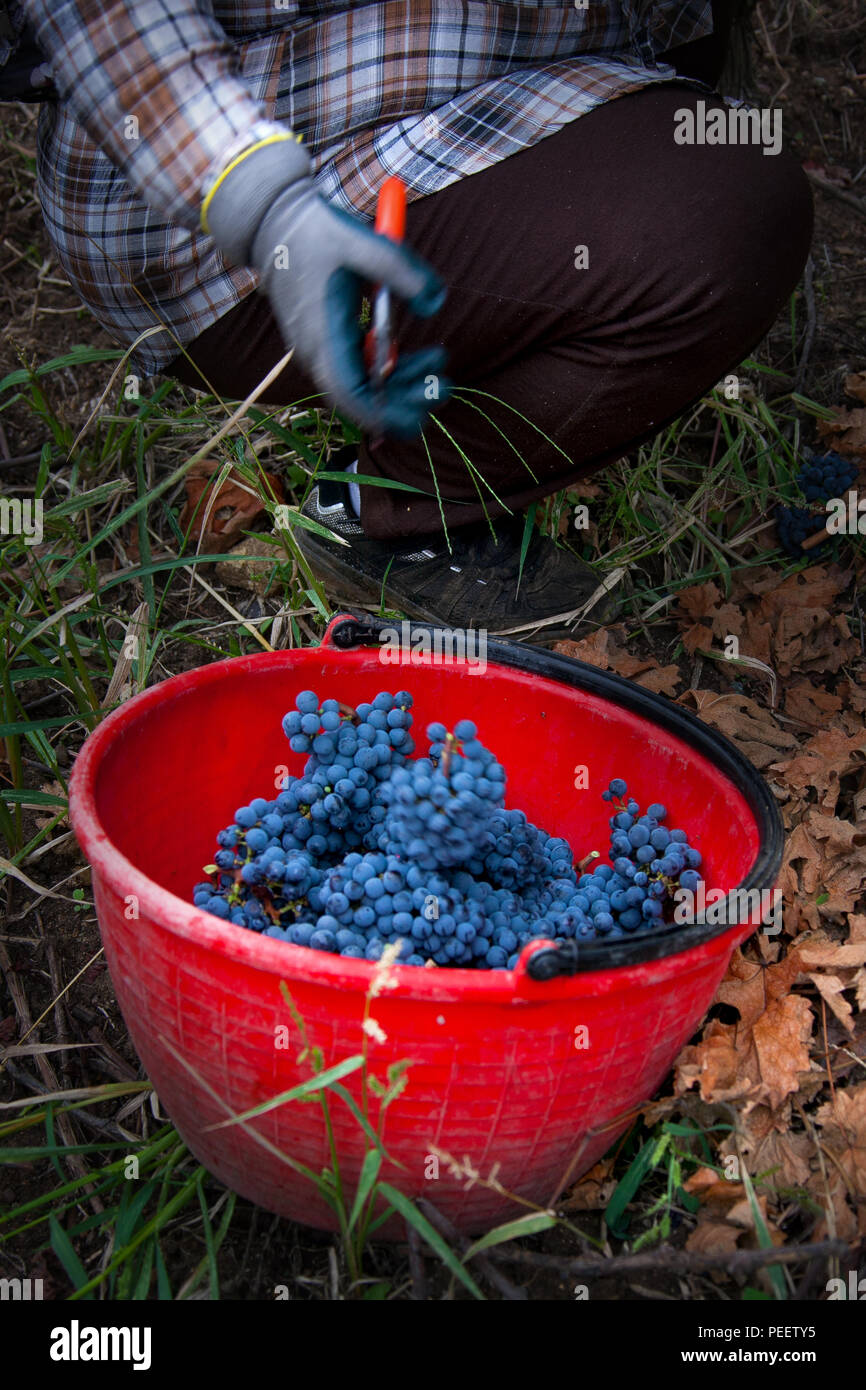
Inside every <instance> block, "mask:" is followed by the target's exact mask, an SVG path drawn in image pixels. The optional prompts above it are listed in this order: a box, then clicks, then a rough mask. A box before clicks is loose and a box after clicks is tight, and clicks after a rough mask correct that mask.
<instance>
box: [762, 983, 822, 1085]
mask: <svg viewBox="0 0 866 1390" xmlns="http://www.w3.org/2000/svg"><path fill="white" fill-rule="evenodd" d="M811 1036H812V1006H811V1004H810V1003H809V1001H808V999H803V998H802V997H801V996H799V995H796V994H789V995H787V997H786V998H784V999H774V1000H772V1001H771V1002H770V1004H768V1006H767V1009H766V1011H765V1012H764V1013H763V1014H762V1015H761V1017H760V1018H759V1019H758V1020H757V1021H756V1023H755V1025H754V1027H753V1028H752V1037H753V1038H754V1041H755V1049H756V1051H757V1054H758V1066H759V1069H760V1075H761V1080H762V1081H763V1083H764V1087H765V1089H766V1097H767V1099H768V1100H769V1103H770V1106H771V1108H775V1107H776V1106H778V1105H780V1104H781V1102H782V1101H783V1100H784V1098H785V1096H788V1095H791V1094H792V1093H793V1092H795V1091H796V1090H797V1089H798V1088H799V1085H800V1078H799V1073H800V1072H806V1071H809V1068H810V1062H809V1048H808V1046H807V1044H808V1042H809V1040H810V1039H811Z"/></svg>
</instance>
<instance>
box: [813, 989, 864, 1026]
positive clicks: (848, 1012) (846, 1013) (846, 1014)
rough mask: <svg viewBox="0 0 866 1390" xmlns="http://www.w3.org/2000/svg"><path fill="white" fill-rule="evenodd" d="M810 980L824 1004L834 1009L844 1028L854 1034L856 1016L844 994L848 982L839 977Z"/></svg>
mask: <svg viewBox="0 0 866 1390" xmlns="http://www.w3.org/2000/svg"><path fill="white" fill-rule="evenodd" d="M809 979H810V980H811V981H812V983H813V984H814V985H815V987H816V989H817V990H818V993H819V994H820V996H821V998H822V999H823V1000H824V1002H825V1003H826V1004H827V1005H829V1007H830V1008H831V1009H832V1011H833V1013H834V1014H835V1015H836V1017H837V1018H838V1020H839V1022H840V1023H841V1024H842V1027H843V1028H847V1030H848V1032H849V1033H853V1032H854V1022H853V1020H854V1014H853V1011H852V1009H851V1005H850V1004H849V1003H848V1001H847V999H846V998H845V997H844V995H843V993H842V991H843V990H844V989H846V988H847V985H846V982H845V981H844V980H841V979H840V978H839V976H838V975H810V976H809Z"/></svg>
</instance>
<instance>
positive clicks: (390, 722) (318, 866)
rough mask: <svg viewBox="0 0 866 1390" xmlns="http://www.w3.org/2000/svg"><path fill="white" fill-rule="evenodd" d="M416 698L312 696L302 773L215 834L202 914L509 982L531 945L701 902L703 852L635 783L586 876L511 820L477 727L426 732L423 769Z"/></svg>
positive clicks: (299, 736) (297, 722) (604, 936)
mask: <svg viewBox="0 0 866 1390" xmlns="http://www.w3.org/2000/svg"><path fill="white" fill-rule="evenodd" d="M411 709H412V696H411V695H410V694H409V693H408V692H407V691H405V690H401V691H398V692H397V694H395V695H391V694H389V693H388V692H386V691H382V692H381V693H380V694H378V695H377V696H376V698H375V699H374V700H373V701H372V702H369V703H363V704H359V705H358V707H357V709H353V708H352V707H351V706H349V705H346V704H341V703H340V702H339V701H337V700H334V699H327V700H323V701H321V702H320V700H319V697H318V695H316V694H315V693H314V692H313V691H310V690H305V691H302V692H301V694H300V695H298V697H297V699H296V701H295V708H294V709H293V710H291V711H290V712H289V713H288V714H287V715H286V716H285V718H284V720H283V730H284V732H285V734H286V736H287V738H288V740H289V744H290V746H291V748H292V750H293V752H295V753H305V754H307V755H308V756H307V761H306V764H305V767H304V771H303V773H302V774H301V776H299V777H294V776H289V777H287V778H286V779H285V784H284V786H283V789H282V791H280V793H279V795H278V796H277V797H276V798H275V799H274V800H267V799H265V798H264V797H257V798H255V799H253V800H252V801H251V802H250V803H249V805H248V806H240V807H239V808H238V809H237V811H236V812H235V818H234V822H233V824H231V825H229V826H227V827H226V828H225V829H224V830H221V831H220V832H219V834H218V835H217V843H218V845H219V848H218V850H217V852H216V855H215V857H214V863H213V865H211V866H209V867H208V870H207V871H208V872H209V873H210V874H211V877H210V878H209V879H207V880H205V881H203V882H201V883H198V884H197V885H196V887H195V890H194V895H193V901H194V903H195V905H196V907H199V908H203V909H204V910H205V911H207V912H210V913H212V914H214V915H215V916H217V917H220V918H222V919H224V920H225V921H228V922H232V923H234V924H236V925H237V926H242V927H248V928H250V929H252V930H253V931H258V932H261V933H262V934H263V935H265V936H269V937H274V938H276V939H278V940H280V941H287V942H291V943H292V944H294V945H296V946H306V947H311V948H312V949H313V950H319V951H328V952H331V953H332V954H337V955H341V956H346V957H350V958H354V959H356V960H378V959H379V957H380V956H381V954H382V952H383V950H384V948H385V946H386V945H387V944H388V943H389V942H397V941H399V942H400V943H401V944H400V953H399V956H398V959H399V960H400V961H402V962H403V963H405V964H407V965H415V966H425V965H431V964H433V965H438V966H463V967H475V968H478V969H482V970H506V969H513V967H514V966H515V964H516V963H517V958H518V955H519V953H520V951H521V949H522V948H523V946H525V945H526V943H527V942H528V941H531V940H535V939H540V938H545V939H549V940H553V941H554V942H557V943H559V942H563V941H568V940H576V941H578V942H585V941H593V940H614V939H617V938H625V937H630V936H634V935H635V934H637V933H639V932H647V931H653V930H658V929H659V928H661V927H664V926H666V925H668V923H669V921H670V916H671V913H670V905H671V903H672V900H673V897H674V894H675V893H676V891H677V890H678V889H679V888H685V889H689V890H690V891H695V890H696V889H697V886H698V882H699V875H698V873H697V870H698V867H699V866H700V863H701V855H700V853H699V852H698V850H697V849H695V848H693V847H692V846H691V845H690V844H689V841H688V836H687V834H686V832H685V831H684V830H678V829H668V827H667V826H666V825H665V820H666V819H667V812H666V809H665V807H664V806H663V805H661V804H660V803H654V804H652V805H650V806H648V807H647V809H646V811H645V812H643V813H641V810H640V806H639V805H638V803H637V802H636V801H635V800H634V798H633V797H630V796H629V795H628V788H627V786H626V783H625V782H624V781H622V779H621V778H614V780H613V781H612V782H611V783H610V785H609V787H608V789H607V790H606V791H604V792H603V793H602V796H603V797H604V799H605V800H606V801H608V802H610V803H611V809H612V811H613V815H612V817H611V819H610V829H611V834H610V854H609V858H610V861H611V862H610V863H598V864H595V866H594V867H593V869H592V870H591V871H589V872H585V871H584V866H585V865H587V864H588V863H589V862H591V861H592V860H593V859H597V858H599V855H598V854H597V853H595V852H593V853H592V854H590V855H588V856H587V857H586V859H585V860H583V861H581V863H579V864H578V865H575V863H574V856H573V854H572V850H571V847H570V845H569V844H568V841H567V840H564V839H561V838H559V837H557V836H555V835H551V834H549V833H548V832H547V831H546V830H542V829H541V828H540V827H539V826H536V825H533V824H532V823H531V821H529V820H528V819H527V817H526V816H525V815H524V813H523V812H522V811H519V810H515V809H506V806H505V785H506V777H505V770H504V769H503V767H502V766H501V764H500V763H499V762H498V761H497V759H496V757H495V756H494V754H493V753H491V752H490V750H489V749H488V748H485V746H484V744H483V743H481V742H480V740H479V738H478V731H477V728H476V726H475V724H474V723H473V722H472V720H470V719H461V720H459V721H458V722H457V723H456V724H455V726H454V729H453V730H452V731H449V730H448V729H446V727H445V725H444V724H440V723H433V724H430V725H429V726H428V728H427V739H428V742H429V749H428V752H427V755H426V756H425V757H418V758H413V757H412V756H411V755H412V754H413V753H414V752H415V742H414V740H413V738H412V733H411V730H412V714H411Z"/></svg>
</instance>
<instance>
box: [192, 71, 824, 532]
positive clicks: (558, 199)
mask: <svg viewBox="0 0 866 1390" xmlns="http://www.w3.org/2000/svg"><path fill="white" fill-rule="evenodd" d="M683 51H684V50H683ZM715 56H716V57H717V56H718V55H717V54H716V55H715ZM707 57H708V58H709V65H708V66H707V65H706V62H705V61H704V60H702V63H701V65H700V66H698V67H697V68H696V67H695V65H692V66H691V67H688V65H685V66H686V67H687V69H688V72H689V75H699V76H702V77H704V76H707V77H711V78H712V77H714V76H715V72H714V71H713V70H712V69H713V68H714V65H715V59H714V56H713V53H712V52H710V53H709V54H706V51H705V58H707ZM702 69H703V70H702ZM699 100H705V101H707V102H708V104H709V105H710V106H712V105H720V104H721V102H720V100H719V98H717V97H712V96H710V95H709V94H708V93H707V94H702V93H700V92H698V91H696V90H695V89H694V88H688V87H686V86H684V85H676V84H673V83H671V84H666V85H664V86H662V85H659V86H656V87H651V88H648V89H647V88H644V89H641V90H640V91H637V92H633V93H629V94H628V95H625V96H623V97H620V98H618V99H616V100H614V101H611V102H608V103H606V104H604V105H603V106H601V107H598V108H596V109H595V110H594V111H592V112H590V113H589V114H588V115H586V116H582V117H581V118H580V119H579V120H577V121H574V122H572V124H570V125H568V126H566V127H565V128H564V129H563V130H562V131H560V132H558V133H557V134H556V135H553V136H551V137H550V138H549V139H547V140H543V141H541V142H540V143H539V144H538V145H536V146H534V147H533V148H532V149H529V150H524V151H522V152H521V153H519V154H516V155H513V156H511V157H509V158H508V159H505V160H503V161H502V162H501V163H499V164H496V165H494V166H493V167H492V168H490V169H486V170H483V171H482V172H480V173H478V174H474V175H472V176H471V177H469V178H466V179H463V180H460V181H459V182H458V183H455V184H452V185H450V186H449V187H448V188H445V189H443V190H442V191H441V192H439V193H434V194H431V195H429V196H427V197H424V198H420V199H418V200H417V201H416V202H413V203H410V204H409V208H408V215H407V230H406V236H407V240H408V241H409V242H410V243H411V244H412V245H413V246H414V247H415V249H416V250H417V251H418V252H419V253H420V254H421V255H422V256H425V257H426V258H427V260H429V261H430V262H431V264H432V265H434V266H435V267H436V269H437V270H438V271H439V273H440V275H441V276H442V278H443V279H444V281H445V282H446V284H447V285H448V298H447V300H446V302H445V305H444V307H443V308H442V309H441V310H440V311H439V313H438V314H437V315H436V316H435V317H434V318H433V319H431V320H427V321H424V320H420V319H416V318H414V317H413V316H412V315H410V314H409V313H408V312H406V311H404V310H402V309H401V308H398V309H397V312H396V313H395V328H396V333H397V336H398V343H399V347H400V350H401V351H410V350H412V349H413V348H416V347H421V346H423V345H426V344H429V343H441V344H442V345H443V346H444V347H445V349H446V351H447V353H448V367H447V371H448V374H449V376H450V377H451V378H452V380H453V381H454V382H455V385H456V388H457V389H456V393H455V395H456V398H452V399H451V400H449V401H447V402H445V403H444V404H442V405H441V406H440V407H437V408H436V411H435V413H436V414H437V416H438V418H439V420H440V421H441V424H442V426H443V428H442V429H440V428H438V427H437V426H436V425H435V424H431V425H429V426H428V428H426V429H425V439H426V444H427V446H429V456H428V452H427V447H425V442H424V439H421V438H419V439H418V440H417V441H411V442H409V443H406V442H404V441H399V440H392V439H387V440H384V441H380V442H379V443H373V442H371V441H368V440H364V441H362V443H361V445H360V447H359V455H360V462H359V470H358V471H359V472H360V473H362V474H364V473H366V474H372V475H374V476H378V477H382V478H393V479H399V480H401V481H403V482H407V483H411V484H412V485H413V486H415V487H418V488H421V489H423V490H424V492H426V493H428V494H430V496H428V497H422V498H417V497H415V496H413V495H411V494H407V493H405V492H401V491H397V490H389V489H387V488H382V487H375V488H373V487H368V488H362V499H363V501H362V516H361V519H362V524H363V527H364V530H365V532H366V534H367V535H368V536H370V537H372V538H380V539H385V538H392V537H398V536H409V535H424V534H426V533H430V532H434V531H437V530H439V528H440V525H441V522H440V516H439V507H438V504H437V501H436V499H435V491H436V488H435V485H434V480H433V476H432V473H431V466H432V469H433V470H435V479H436V483H437V484H438V490H439V493H440V495H441V497H442V498H443V500H444V501H445V515H446V520H447V522H448V525H449V526H461V525H468V524H471V523H476V522H478V521H480V520H482V518H483V516H484V507H483V506H482V502H481V500H480V496H479V494H480V495H481V496H483V498H484V504H485V505H486V507H487V510H488V512H489V513H490V515H493V516H495V515H497V514H499V515H501V514H502V512H501V509H500V508H499V507H498V506H497V505H496V502H495V500H494V494H495V497H498V498H500V499H501V500H502V501H503V502H504V503H505V504H506V505H507V506H508V507H509V508H510V509H511V510H512V511H514V512H517V511H519V510H521V509H523V508H525V507H526V506H527V505H528V504H530V503H532V502H534V501H536V500H538V499H540V498H542V497H545V496H547V495H548V494H549V493H551V492H555V491H557V490H558V489H560V488H563V487H566V486H568V485H569V484H570V483H572V482H574V481H576V480H577V479H578V478H580V477H582V476H585V475H586V474H588V473H591V472H593V471H594V470H595V469H597V468H599V467H601V466H603V465H604V464H605V463H609V462H611V461H612V460H614V459H616V458H619V457H620V456H621V455H623V454H625V453H628V452H629V451H630V450H631V449H633V448H634V447H635V446H636V445H638V444H639V443H641V442H643V441H644V440H646V439H649V438H651V437H652V436H653V435H654V434H656V433H657V432H658V431H659V430H660V429H661V428H662V427H663V426H664V425H665V424H666V423H668V422H669V421H671V420H673V419H675V418H676V417H677V415H679V414H680V413H681V412H682V411H683V410H684V409H685V408H686V407H688V406H689V405H691V404H692V403H693V402H694V401H696V400H699V399H700V397H701V396H702V395H704V394H705V392H706V391H708V390H709V389H710V388H711V387H712V386H713V385H714V384H715V383H716V382H717V381H719V379H720V378H721V377H722V376H723V375H724V374H725V373H726V372H727V371H729V370H731V369H732V368H733V367H735V366H736V365H737V364H738V363H739V362H741V361H742V359H743V357H744V356H746V355H747V354H748V353H749V351H750V350H751V349H752V348H754V347H755V345H756V344H757V343H758V342H759V341H760V339H761V338H762V337H763V336H764V335H765V334H766V332H767V331H768V329H769V328H770V326H771V324H772V323H773V321H774V319H775V317H776V315H777V314H778V313H779V310H780V309H781V308H782V306H783V305H784V303H785V301H786V299H787V297H788V296H789V295H790V293H791V291H792V290H793V288H794V287H795V285H796V283H797V280H798V278H799V275H800V272H801V270H802V268H803V265H804V263H805V260H806V257H807V255H808V250H809V243H810V240H811V233H812V199H811V193H810V191H809V186H808V182H807V180H806V177H805V175H804V174H803V171H802V170H801V168H800V166H799V165H798V163H797V162H796V161H795V160H794V159H793V158H792V157H791V156H790V155H788V154H786V153H784V152H782V153H779V154H776V155H771V154H766V155H765V154H764V153H763V149H762V147H761V146H760V145H727V144H725V145H712V146H710V145H698V144H694V145H678V144H676V143H675V141H674V138H673V136H674V129H675V119H674V113H675V112H676V111H677V110H678V109H680V108H682V107H685V106H692V107H694V106H695V104H696V102H697V101H699ZM580 247H585V248H586V252H585V254H584V253H581V252H580V251H579V250H578V248H580ZM584 260H585V261H586V265H585V266H582V262H583V261H584ZM581 267H582V268H581ZM284 350H285V349H284V345H283V342H282V339H281V336H280V333H279V329H278V327H277V325H276V323H275V321H274V319H273V317H272V315H271V313H270V311H269V308H268V305H267V302H266V301H265V300H264V299H263V298H262V297H260V296H259V295H253V296H251V297H249V298H248V299H246V300H245V301H244V302H243V303H241V304H240V305H238V307H237V308H236V309H234V310H232V311H231V312H229V313H228V314H226V315H225V317H224V318H223V319H221V320H220V321H219V322H218V323H217V324H215V325H214V326H213V327H211V328H209V329H207V330H206V331H205V332H204V333H203V334H202V335H201V336H200V338H198V339H197V340H196V342H195V343H194V344H193V345H192V347H191V349H190V352H191V356H192V357H193V359H194V361H195V362H196V363H197V364H198V365H199V366H200V367H201V369H202V371H203V372H204V374H205V376H206V377H207V378H208V379H209V380H210V381H211V382H213V384H214V386H215V387H216V388H217V389H218V390H219V391H220V392H221V393H224V394H226V395H227V396H230V397H232V398H234V399H238V398H241V397H242V396H243V395H244V394H245V393H247V392H248V391H250V390H252V389H253V387H254V386H255V385H256V383H257V382H258V381H260V380H261V378H262V377H263V376H264V375H265V374H266V372H267V371H269V370H270V368H271V367H272V366H273V365H274V363H275V362H276V361H277V360H278V359H279V357H280V356H281V355H282V354H283V352H284ZM173 370H174V373H175V375H177V376H178V377H179V378H180V379H181V380H183V381H186V382H188V383H190V384H193V385H195V384H196V382H197V380H198V379H197V377H196V374H195V372H194V371H193V370H192V369H191V367H190V365H189V363H187V362H186V361H184V359H183V358H180V359H178V360H177V362H176V363H175V366H174V369H173ZM460 388H463V389H460ZM316 389H317V388H316V387H315V386H314V384H313V382H312V381H311V380H310V379H309V377H307V376H306V374H305V373H304V372H303V371H302V370H301V369H300V368H298V367H296V366H295V365H294V363H290V364H289V366H288V367H287V368H286V370H285V371H284V372H283V374H282V375H281V376H280V378H279V379H278V381H277V382H276V383H275V384H274V386H273V387H271V389H270V392H269V395H268V397H267V400H268V401H269V402H271V403H273V404H282V405H287V404H291V403H292V402H293V401H295V400H300V399H302V398H303V397H307V396H310V395H312V394H314V393H315V392H316ZM446 431H447V433H446ZM449 436H450V437H449ZM456 445H459V446H460V450H462V451H463V453H464V454H466V456H467V457H468V458H469V460H470V461H471V463H472V465H473V469H471V470H470V469H469V468H468V467H467V464H466V462H465V461H464V459H463V457H462V455H461V452H460V451H459V450H458V449H457V447H456ZM482 480H483V481H482ZM407 498H409V500H408V501H407Z"/></svg>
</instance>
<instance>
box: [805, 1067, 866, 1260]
mask: <svg viewBox="0 0 866 1390" xmlns="http://www.w3.org/2000/svg"><path fill="white" fill-rule="evenodd" d="M815 1123H816V1124H817V1125H819V1126H820V1128H821V1141H822V1144H823V1145H824V1147H825V1148H826V1149H827V1150H829V1153H830V1154H831V1156H832V1159H833V1160H834V1162H833V1164H832V1168H833V1169H835V1171H834V1172H833V1173H832V1178H831V1193H832V1195H833V1197H834V1208H835V1211H836V1217H837V1225H844V1224H845V1223H844V1220H840V1216H842V1217H844V1207H845V1200H844V1199H845V1198H847V1202H848V1203H849V1204H850V1207H851V1208H854V1207H855V1206H857V1207H859V1215H860V1223H859V1224H860V1226H861V1228H863V1229H866V1206H864V1203H863V1195H864V1193H866V1081H864V1082H861V1084H860V1085H859V1086H848V1087H846V1088H844V1089H843V1088H842V1087H839V1088H837V1090H836V1092H835V1095H834V1097H833V1099H832V1100H829V1101H827V1102H826V1103H825V1104H824V1105H821V1106H819V1108H818V1110H817V1112H816V1115H815ZM828 1166H831V1165H828ZM816 1190H817V1189H816ZM852 1227H853V1230H856V1229H857V1223H856V1221H854V1220H853V1219H852V1220H851V1221H849V1223H848V1230H846V1231H845V1232H844V1235H845V1237H850V1235H851V1234H853V1231H852ZM842 1234H843V1231H842V1230H840V1235H842Z"/></svg>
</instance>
